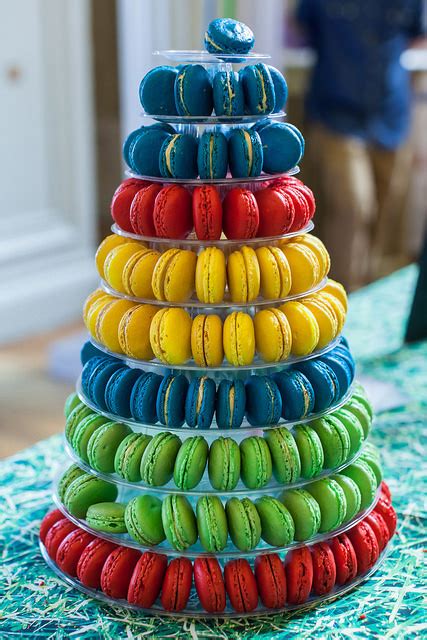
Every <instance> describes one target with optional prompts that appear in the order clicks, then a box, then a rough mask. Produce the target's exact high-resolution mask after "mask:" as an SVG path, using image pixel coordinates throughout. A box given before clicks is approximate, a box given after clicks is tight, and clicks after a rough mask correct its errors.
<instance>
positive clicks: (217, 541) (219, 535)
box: [196, 495, 228, 553]
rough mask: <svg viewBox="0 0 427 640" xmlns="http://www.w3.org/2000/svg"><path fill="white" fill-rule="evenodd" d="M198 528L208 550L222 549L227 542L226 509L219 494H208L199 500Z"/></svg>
mask: <svg viewBox="0 0 427 640" xmlns="http://www.w3.org/2000/svg"><path fill="white" fill-rule="evenodd" d="M196 517H197V530H198V533H199V539H200V542H201V544H202V546H203V547H204V549H206V551H208V552H209V553H216V552H218V551H222V550H223V549H224V547H225V545H226V544H227V538H228V525H227V516H226V515H225V509H224V506H223V504H222V502H221V500H220V499H219V498H218V496H212V495H206V496H202V497H201V498H199V499H198V501H197V506H196Z"/></svg>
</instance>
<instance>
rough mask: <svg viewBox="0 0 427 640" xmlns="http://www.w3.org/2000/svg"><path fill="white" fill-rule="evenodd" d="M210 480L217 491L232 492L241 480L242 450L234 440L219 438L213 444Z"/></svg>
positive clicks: (209, 472) (209, 462)
mask: <svg viewBox="0 0 427 640" xmlns="http://www.w3.org/2000/svg"><path fill="white" fill-rule="evenodd" d="M208 474H209V480H210V483H211V485H212V487H213V488H214V489H216V490H217V491H232V490H233V489H234V488H235V487H236V485H237V483H238V482H239V479H240V449H239V445H238V444H237V442H236V441H235V440H233V438H223V437H222V436H221V437H220V438H217V439H216V440H214V441H213V443H212V444H211V448H210V451H209V461H208Z"/></svg>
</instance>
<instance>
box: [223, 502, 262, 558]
mask: <svg viewBox="0 0 427 640" xmlns="http://www.w3.org/2000/svg"><path fill="white" fill-rule="evenodd" d="M225 512H226V515H227V523H228V532H229V534H230V538H231V539H232V541H233V544H234V545H235V546H236V547H237V548H238V549H240V550H241V551H250V550H251V549H255V547H256V546H258V543H259V541H260V538H261V520H260V517H259V514H258V511H257V509H256V506H255V505H254V503H253V502H252V500H249V498H243V499H242V500H239V498H230V499H229V500H228V501H227V504H226V505H225Z"/></svg>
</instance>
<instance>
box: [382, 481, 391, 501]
mask: <svg viewBox="0 0 427 640" xmlns="http://www.w3.org/2000/svg"><path fill="white" fill-rule="evenodd" d="M381 495H383V496H384V497H385V498H387V500H388V501H389V502H391V491H390V487H389V486H388V484H387V483H386V482H384V480H383V481H382V482H381Z"/></svg>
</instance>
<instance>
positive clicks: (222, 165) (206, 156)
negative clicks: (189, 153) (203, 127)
mask: <svg viewBox="0 0 427 640" xmlns="http://www.w3.org/2000/svg"><path fill="white" fill-rule="evenodd" d="M197 167H198V171H199V175H200V177H201V178H202V180H213V179H218V178H225V176H226V175H227V169H228V144H227V138H226V137H225V135H224V134H223V133H221V132H220V131H205V132H204V133H202V135H201V137H200V139H199V147H198V151H197Z"/></svg>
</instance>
